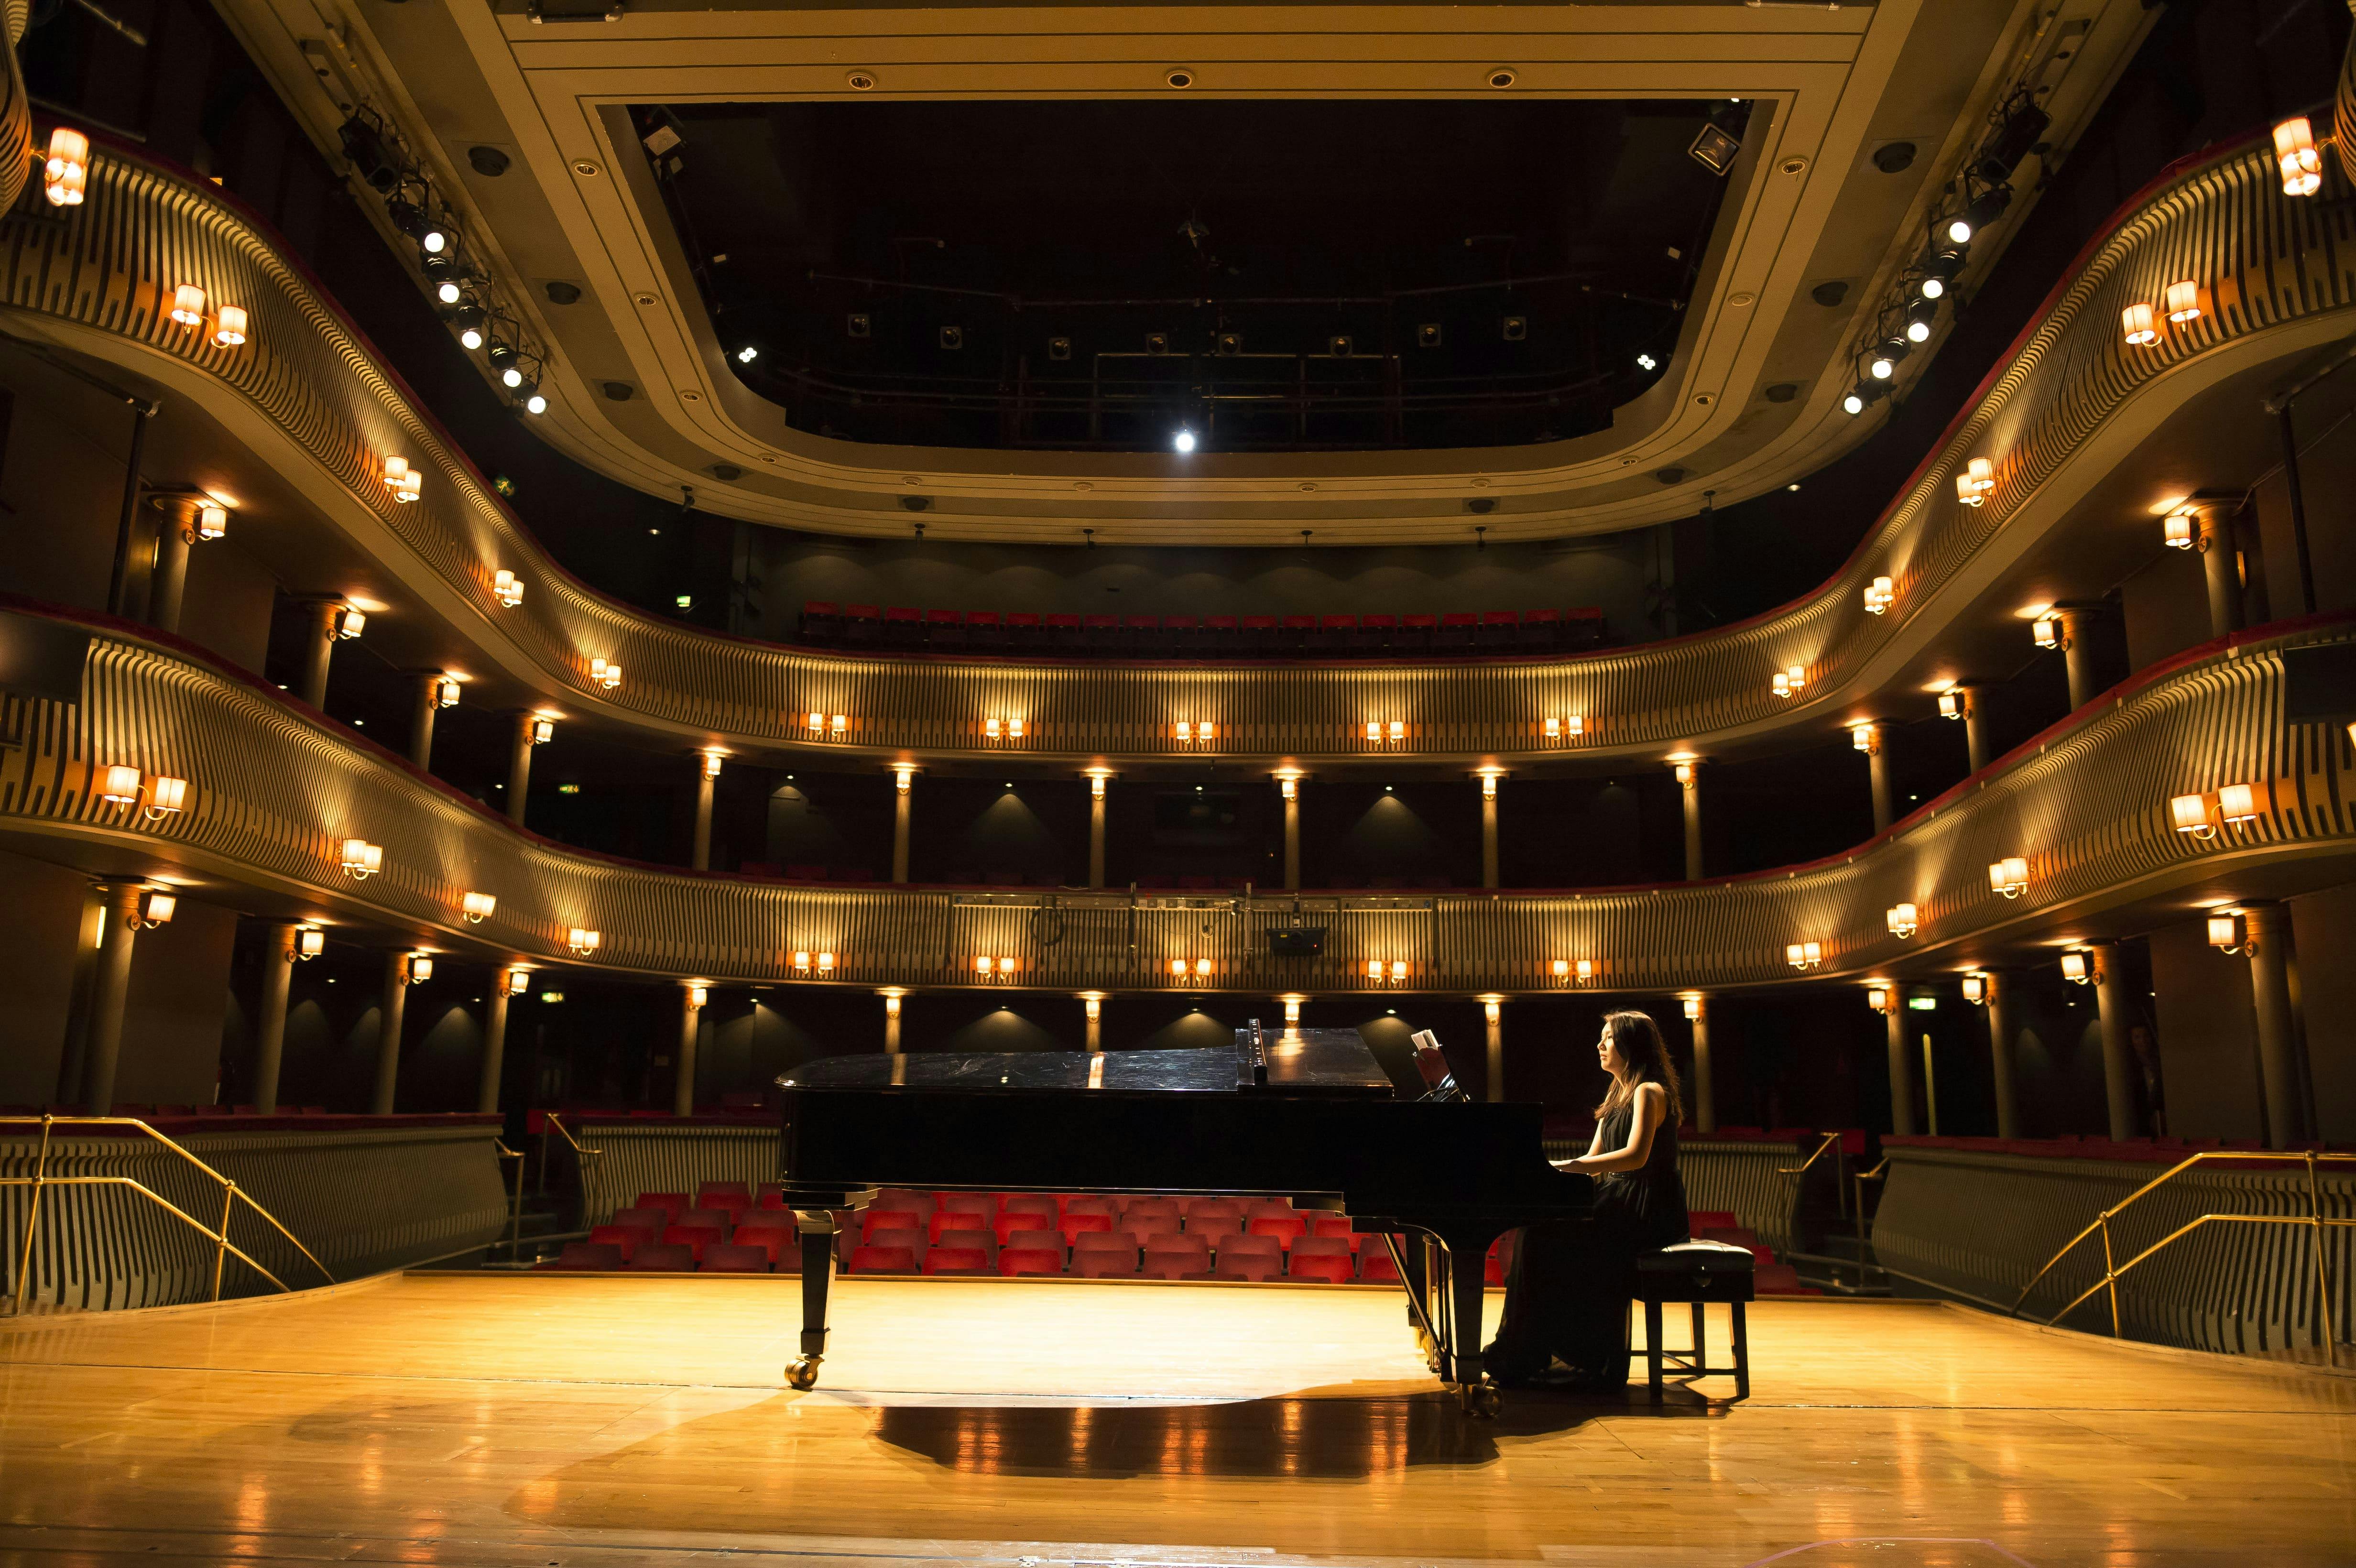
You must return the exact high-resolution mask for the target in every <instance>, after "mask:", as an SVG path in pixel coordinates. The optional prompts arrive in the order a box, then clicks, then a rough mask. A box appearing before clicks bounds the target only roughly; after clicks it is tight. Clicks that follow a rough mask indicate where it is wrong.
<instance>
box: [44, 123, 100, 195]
mask: <svg viewBox="0 0 2356 1568" xmlns="http://www.w3.org/2000/svg"><path fill="white" fill-rule="evenodd" d="M89 183H90V138H89V137H88V136H85V135H83V134H82V133H80V132H79V131H77V130H74V129H73V128H72V127H70V126H68V125H59V126H57V127H56V128H54V129H53V130H51V131H50V132H49V155H48V161H47V162H45V163H44V164H43V165H41V194H42V195H43V196H45V197H48V199H49V205H50V206H51V207H80V205H81V200H82V193H83V191H84V190H85V189H87V188H88V187H89Z"/></svg>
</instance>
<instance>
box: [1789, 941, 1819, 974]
mask: <svg viewBox="0 0 2356 1568" xmlns="http://www.w3.org/2000/svg"><path fill="white" fill-rule="evenodd" d="M1824 961H1825V949H1824V944H1822V943H1818V942H1794V943H1789V944H1785V946H1784V948H1783V962H1784V963H1786V964H1789V965H1791V966H1792V967H1793V968H1794V969H1813V968H1815V966H1816V965H1819V964H1821V963H1823V962H1824Z"/></svg>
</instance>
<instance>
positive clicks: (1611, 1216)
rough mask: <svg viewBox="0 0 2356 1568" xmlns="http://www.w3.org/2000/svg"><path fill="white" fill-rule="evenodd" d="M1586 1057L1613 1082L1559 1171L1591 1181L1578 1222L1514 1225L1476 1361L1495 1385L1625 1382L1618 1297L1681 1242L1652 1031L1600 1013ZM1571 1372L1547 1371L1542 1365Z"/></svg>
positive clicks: (1624, 1326) (1666, 1085) (1626, 1296)
mask: <svg viewBox="0 0 2356 1568" xmlns="http://www.w3.org/2000/svg"><path fill="white" fill-rule="evenodd" d="M1595 1055H1596V1060H1597V1061H1599V1062H1601V1064H1602V1067H1603V1071H1604V1072H1608V1073H1610V1074H1611V1075H1612V1087H1611V1090H1610V1092H1609V1093H1606V1094H1605V1095H1604V1096H1603V1103H1602V1104H1600V1105H1598V1106H1596V1107H1595V1124H1596V1125H1595V1137H1594V1139H1593V1141H1592V1142H1590V1144H1589V1145H1588V1146H1587V1152H1586V1153H1585V1154H1583V1155H1580V1156H1579V1157H1577V1158H1575V1159H1558V1160H1556V1161H1555V1162H1554V1163H1555V1166H1556V1167H1557V1168H1558V1169H1562V1170H1578V1171H1585V1172H1587V1173H1588V1174H1590V1175H1591V1176H1593V1177H1594V1178H1595V1210H1594V1217H1593V1219H1592V1220H1590V1221H1587V1222H1585V1223H1571V1224H1560V1225H1535V1226H1532V1227H1530V1228H1529V1229H1528V1230H1526V1231H1525V1232H1523V1233H1522V1240H1521V1245H1520V1246H1519V1247H1518V1248H1517V1249H1516V1251H1515V1258H1514V1267H1513V1274H1512V1277H1511V1279H1510V1281H1509V1282H1508V1284H1507V1285H1506V1290H1505V1317H1504V1319H1503V1321H1501V1322H1500V1323H1499V1324H1498V1325H1497V1338H1496V1340H1495V1341H1494V1343H1493V1344H1491V1345H1490V1347H1489V1349H1488V1350H1487V1352H1486V1354H1485V1355H1484V1357H1483V1360H1484V1362H1485V1364H1486V1365H1487V1367H1488V1368H1489V1371H1490V1375H1491V1376H1492V1377H1493V1378H1494V1380H1495V1381H1497V1382H1498V1383H1500V1384H1503V1385H1505V1386H1506V1387H1509V1388H1511V1387H1524V1386H1528V1385H1530V1384H1533V1383H1536V1382H1538V1381H1546V1382H1547V1384H1548V1385H1549V1386H1568V1387H1571V1388H1576V1389H1580V1390H1583V1391H1587V1392H1613V1391H1616V1390H1618V1389H1620V1388H1622V1387H1624V1386H1625V1385H1626V1383H1627V1381H1628V1303H1629V1301H1630V1299H1631V1298H1632V1297H1633V1295H1634V1293H1635V1292H1634V1283H1635V1282H1634V1276H1635V1269H1636V1258H1637V1254H1639V1253H1646V1252H1650V1251H1652V1250H1653V1249H1655V1248H1656V1247H1665V1246H1668V1245H1670V1244H1671V1243H1676V1242H1682V1241H1684V1240H1685V1239H1686V1189H1685V1183H1684V1182H1683V1181H1682V1180H1681V1179H1679V1178H1678V1176H1677V1122H1678V1121H1679V1119H1680V1118H1681V1116H1682V1115H1683V1105H1682V1104H1681V1103H1680V1101H1679V1097H1678V1094H1677V1070H1676V1067H1675V1066H1674V1065H1672V1064H1671V1062H1670V1061H1669V1053H1668V1051H1667V1048H1666V1047H1665V1046H1664V1045H1663V1044H1662V1043H1661V1031H1660V1028H1659V1026H1657V1025H1656V1024H1655V1023H1654V1022H1653V1020H1652V1019H1651V1018H1649V1017H1648V1016H1646V1015H1645V1014H1644V1013H1638V1012H1617V1013H1612V1014H1610V1015H1608V1016H1607V1017H1605V1019H1604V1020H1603V1033H1602V1036H1601V1038H1600V1039H1598V1040H1596V1042H1595ZM1555 1359H1559V1360H1561V1361H1562V1362H1563V1363H1564V1365H1566V1366H1567V1367H1569V1369H1570V1372H1569V1378H1568V1379H1567V1380H1565V1379H1561V1378H1558V1377H1548V1376H1547V1367H1548V1364H1549V1362H1550V1361H1551V1360H1555Z"/></svg>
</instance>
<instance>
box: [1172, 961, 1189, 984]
mask: <svg viewBox="0 0 2356 1568" xmlns="http://www.w3.org/2000/svg"><path fill="white" fill-rule="evenodd" d="M1170 973H1171V974H1172V975H1173V976H1176V977H1177V978H1179V979H1182V980H1183V979H1184V978H1185V977H1186V960H1184V959H1183V958H1173V959H1172V960H1170Z"/></svg>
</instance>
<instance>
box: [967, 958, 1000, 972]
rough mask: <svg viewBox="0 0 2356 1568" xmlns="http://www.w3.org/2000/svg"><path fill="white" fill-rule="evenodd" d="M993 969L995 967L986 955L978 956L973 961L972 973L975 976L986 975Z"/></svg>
mask: <svg viewBox="0 0 2356 1568" xmlns="http://www.w3.org/2000/svg"><path fill="white" fill-rule="evenodd" d="M994 967H996V965H995V963H994V961H993V960H991V958H989V957H988V956H987V955H983V956H978V957H976V958H975V959H974V961H973V972H974V973H975V974H977V975H987V974H989V973H990V972H991V969H992V968H994Z"/></svg>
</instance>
